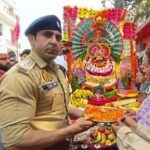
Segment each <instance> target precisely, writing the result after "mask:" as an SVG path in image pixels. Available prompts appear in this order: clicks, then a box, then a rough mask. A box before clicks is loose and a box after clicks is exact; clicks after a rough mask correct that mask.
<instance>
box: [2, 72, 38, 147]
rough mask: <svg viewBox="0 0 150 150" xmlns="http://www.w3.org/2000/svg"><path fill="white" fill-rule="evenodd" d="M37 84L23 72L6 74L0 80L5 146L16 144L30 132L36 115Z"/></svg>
mask: <svg viewBox="0 0 150 150" xmlns="http://www.w3.org/2000/svg"><path fill="white" fill-rule="evenodd" d="M35 89H36V85H35V84H34V80H33V79H32V78H31V77H29V76H28V75H25V74H22V73H16V72H14V73H12V74H8V75H6V76H5V77H4V78H3V79H2V80H1V82H0V124H1V128H2V138H3V143H4V146H5V147H8V146H11V145H14V144H16V143H18V142H19V141H21V140H22V138H23V137H24V136H25V135H26V134H28V132H30V130H32V129H31V126H30V122H31V121H32V119H33V117H34V116H35V108H36V97H37V95H36V92H35Z"/></svg>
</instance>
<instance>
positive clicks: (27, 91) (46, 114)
mask: <svg viewBox="0 0 150 150" xmlns="http://www.w3.org/2000/svg"><path fill="white" fill-rule="evenodd" d="M68 98H69V95H68V84H67V81H66V79H65V76H64V74H63V73H62V71H61V70H60V69H59V67H58V65H56V64H53V67H49V66H48V64H47V63H46V62H45V61H44V60H43V59H41V58H40V57H39V56H38V55H37V54H36V53H35V52H33V51H32V52H31V54H30V55H29V57H28V58H27V59H25V60H23V61H22V62H20V63H18V64H17V65H15V66H14V67H12V68H11V69H10V70H9V71H8V72H7V73H6V74H5V76H4V77H3V78H2V79H1V80H0V124H1V126H2V136H3V142H4V145H5V147H8V146H11V145H13V144H16V143H18V142H19V141H21V140H22V138H23V137H24V136H26V134H28V132H30V131H31V130H35V129H40V130H45V131H52V130H55V129H60V128H63V127H66V126H67V125H68V112H67V105H68V102H69V99H68Z"/></svg>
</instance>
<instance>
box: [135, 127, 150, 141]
mask: <svg viewBox="0 0 150 150" xmlns="http://www.w3.org/2000/svg"><path fill="white" fill-rule="evenodd" d="M136 134H137V135H139V136H140V137H141V138H143V139H144V140H146V141H147V142H149V143H150V128H149V127H146V126H144V125H141V124H138V127H137V129H136Z"/></svg>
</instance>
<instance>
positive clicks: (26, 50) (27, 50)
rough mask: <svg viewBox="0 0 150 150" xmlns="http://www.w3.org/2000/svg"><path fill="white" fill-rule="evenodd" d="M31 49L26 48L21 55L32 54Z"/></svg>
mask: <svg viewBox="0 0 150 150" xmlns="http://www.w3.org/2000/svg"><path fill="white" fill-rule="evenodd" d="M30 52H31V50H30V49H24V50H23V52H22V53H21V54H20V56H21V57H22V56H23V55H24V54H27V55H28V54H30Z"/></svg>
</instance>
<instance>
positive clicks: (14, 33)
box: [11, 16, 20, 45]
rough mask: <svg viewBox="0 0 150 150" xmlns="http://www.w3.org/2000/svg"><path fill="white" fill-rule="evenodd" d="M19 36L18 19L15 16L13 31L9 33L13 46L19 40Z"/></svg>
mask: <svg viewBox="0 0 150 150" xmlns="http://www.w3.org/2000/svg"><path fill="white" fill-rule="evenodd" d="M19 34H20V24H19V17H18V16H16V25H15V27H14V29H13V30H12V31H11V35H12V44H13V45H16V43H17V41H18V39H19Z"/></svg>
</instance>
